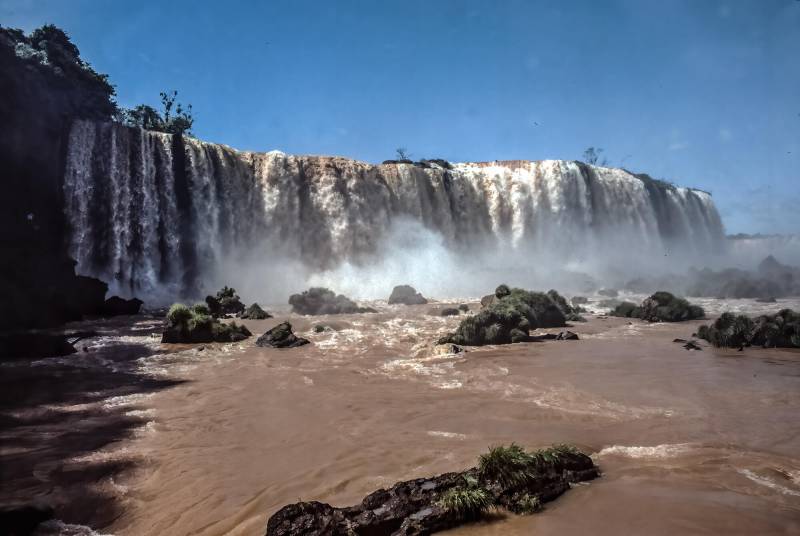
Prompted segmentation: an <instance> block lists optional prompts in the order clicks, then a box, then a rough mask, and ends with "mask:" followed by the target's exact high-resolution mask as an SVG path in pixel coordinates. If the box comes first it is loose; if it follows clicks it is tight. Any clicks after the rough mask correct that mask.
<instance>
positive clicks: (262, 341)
mask: <svg viewBox="0 0 800 536" xmlns="http://www.w3.org/2000/svg"><path fill="white" fill-rule="evenodd" d="M309 342H311V341H309V340H308V339H303V338H302V337H298V336H296V335H295V334H294V333H293V332H292V325H291V324H290V323H289V322H282V323H280V324H278V325H277V326H275V327H274V328H272V329H271V330H269V331H267V332H266V333H264V334H263V335H262V336H260V337H259V338H258V339H257V340H256V346H261V347H264V348H295V347H297V346H303V345H304V344H308V343H309Z"/></svg>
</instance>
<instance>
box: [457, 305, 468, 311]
mask: <svg viewBox="0 0 800 536" xmlns="http://www.w3.org/2000/svg"><path fill="white" fill-rule="evenodd" d="M458 310H459V311H462V312H464V313H467V312H469V305H467V304H466V303H459V304H458Z"/></svg>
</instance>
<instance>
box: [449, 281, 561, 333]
mask: <svg viewBox="0 0 800 536" xmlns="http://www.w3.org/2000/svg"><path fill="white" fill-rule="evenodd" d="M554 297H556V299H558V298H560V300H559V302H560V301H563V304H561V305H562V306H563V305H565V304H566V300H564V299H563V298H561V296H559V295H558V293H556V292H555V291H551V292H550V293H548V294H546V293H543V292H530V291H527V290H522V289H518V288H515V289H510V288H508V287H507V286H506V285H500V286H499V287H497V290H496V291H495V294H494V296H493V297H492V299H491V300H486V301H487V303H489V305H485V306H484V307H483V308H482V309H481V310H480V311H479V312H478V313H477V314H475V315H472V316H469V317H467V318H465V319H464V320H462V321H461V324H460V325H459V326H458V328H457V329H456V331H455V333H451V334H449V335H446V336H445V337H442V338H441V339H440V340H439V343H440V344H441V343H448V342H451V343H454V344H461V345H467V346H481V345H485V344H508V343H512V342H526V341H527V340H528V338H529V332H530V331H531V330H533V329H537V328H551V327H560V326H565V325H566V316H565V315H564V312H563V311H562V310H561V307H560V304H559V303H557V302H556V301H555V300H554ZM482 301H483V300H482ZM567 307H568V306H567Z"/></svg>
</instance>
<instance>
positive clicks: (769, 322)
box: [697, 309, 800, 348]
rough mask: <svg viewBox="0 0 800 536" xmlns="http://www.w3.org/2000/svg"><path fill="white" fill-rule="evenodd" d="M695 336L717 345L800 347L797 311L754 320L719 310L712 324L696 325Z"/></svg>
mask: <svg viewBox="0 0 800 536" xmlns="http://www.w3.org/2000/svg"><path fill="white" fill-rule="evenodd" d="M697 336H698V337H700V338H701V339H705V340H707V341H708V342H710V343H711V344H712V345H714V346H717V347H728V348H741V347H742V346H762V347H764V348H800V313H798V312H795V311H792V310H791V309H782V310H781V311H778V313H776V314H774V315H762V316H759V317H756V318H755V319H752V318H750V317H748V316H745V315H735V314H733V313H722V314H721V315H720V317H719V318H717V319H716V320H715V321H714V323H713V324H711V325H707V326H700V328H699V329H698V330H697Z"/></svg>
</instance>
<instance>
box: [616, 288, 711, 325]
mask: <svg viewBox="0 0 800 536" xmlns="http://www.w3.org/2000/svg"><path fill="white" fill-rule="evenodd" d="M611 315H612V316H623V317H628V318H641V319H642V320H647V321H648V322H681V321H683V320H695V319H698V318H703V317H704V316H705V311H703V308H702V307H700V306H699V305H692V304H691V303H689V302H688V301H686V300H685V299H683V298H678V297H676V296H675V295H673V294H671V293H669V292H664V291H659V292H656V293H655V294H653V295H652V296H650V297H649V298H647V299H645V300H644V301H643V302H642V304H641V305H640V306H638V307H637V306H636V305H635V304H633V303H631V302H622V303H620V304H619V305H617V306H616V308H615V309H614V311H612V313H611Z"/></svg>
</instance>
